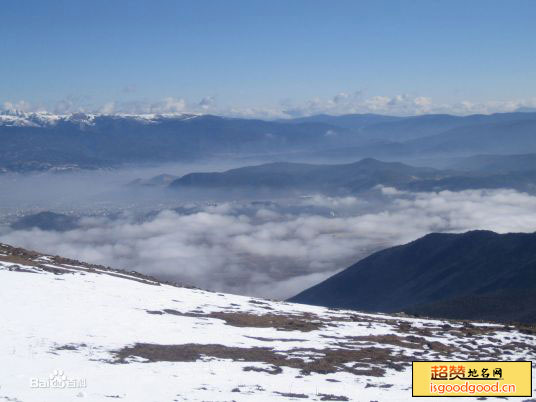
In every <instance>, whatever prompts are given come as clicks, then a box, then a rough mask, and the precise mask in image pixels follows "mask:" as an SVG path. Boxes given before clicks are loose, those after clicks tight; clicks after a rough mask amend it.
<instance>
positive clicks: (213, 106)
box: [0, 91, 536, 119]
mask: <svg viewBox="0 0 536 402" xmlns="http://www.w3.org/2000/svg"><path fill="white" fill-rule="evenodd" d="M533 108H536V98H532V99H517V100H503V101H488V102H471V101H469V100H460V101H459V102H455V103H441V102H437V101H434V100H433V99H431V98H430V97H427V96H422V95H408V94H397V95H374V96H372V95H371V96H365V95H364V94H363V92H361V91H355V92H340V93H338V94H336V95H334V96H333V97H330V98H319V97H317V98H313V99H309V100H306V101H303V102H297V103H293V102H290V101H282V102H280V103H279V104H277V105H271V106H257V107H237V106H233V105H230V104H226V103H225V102H221V103H220V102H218V101H217V99H216V98H215V97H214V96H206V97H204V98H202V99H200V100H197V101H191V100H187V99H184V98H182V97H176V96H168V97H165V98H163V99H161V100H156V101H148V100H128V101H110V102H105V103H104V104H101V105H95V104H92V103H91V102H90V100H89V99H88V98H87V97H73V96H70V97H67V98H66V99H63V100H60V101H57V102H53V103H51V104H35V103H32V102H29V101H26V100H18V101H12V100H10V101H5V102H3V108H1V109H0V110H3V111H4V112H10V113H13V112H17V111H20V112H51V113H56V114H69V113H77V112H87V113H103V114H111V113H126V114H149V113H156V114H163V113H177V114H182V113H210V114H217V115H223V116H232V117H248V118H265V119H275V118H288V117H301V116H309V115H314V114H321V113H326V114H333V115H339V114H351V113H378V114H387V115H400V116H408V115H420V114H430V113H449V114H457V115H466V114H475V113H483V114H489V113H497V112H512V111H516V110H521V109H527V110H532V109H533Z"/></svg>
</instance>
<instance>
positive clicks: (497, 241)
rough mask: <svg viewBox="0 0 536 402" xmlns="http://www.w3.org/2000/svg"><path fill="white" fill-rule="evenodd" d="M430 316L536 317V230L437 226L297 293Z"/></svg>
mask: <svg viewBox="0 0 536 402" xmlns="http://www.w3.org/2000/svg"><path fill="white" fill-rule="evenodd" d="M290 300H291V301H293V302H297V303H304V304H313V305H319V306H326V307H333V308H351V309H357V310H365V311H373V312H401V311H403V312H407V313H410V314H417V315H424V316H430V317H442V318H457V319H479V320H494V321H503V322H509V321H516V322H528V323H535V322H536V233H508V234H497V233H494V232H490V231H471V232H467V233H462V234H446V233H432V234H429V235H427V236H424V237H422V238H420V239H418V240H415V241H413V242H411V243H408V244H405V245H401V246H396V247H392V248H388V249H386V250H383V251H379V252H377V253H374V254H372V255H370V256H369V257H367V258H364V259H363V260H361V261H359V262H357V263H356V264H354V265H352V266H351V267H349V268H347V269H345V270H344V271H342V272H340V273H338V274H336V275H334V276H332V277H331V278H328V279H327V280H325V281H324V282H322V283H320V284H318V285H316V286H313V287H311V288H309V289H307V290H305V291H303V292H301V293H300V294H298V295H296V296H294V297H292V298H291V299H290Z"/></svg>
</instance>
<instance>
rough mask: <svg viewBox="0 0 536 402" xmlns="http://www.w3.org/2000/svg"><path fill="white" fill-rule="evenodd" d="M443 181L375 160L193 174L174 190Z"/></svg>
mask: <svg viewBox="0 0 536 402" xmlns="http://www.w3.org/2000/svg"><path fill="white" fill-rule="evenodd" d="M441 177H443V176H442V175H441V173H440V172H439V171H436V170H435V169H430V168H419V167H413V166H408V165H405V164H403V163H398V162H381V161H378V160H375V159H372V158H367V159H363V160H361V161H359V162H355V163H349V164H341V165H312V164H305V163H268V164H264V165H258V166H248V167H243V168H238V169H231V170H228V171H226V172H222V173H190V174H187V175H185V176H183V177H181V178H180V179H177V180H175V181H173V182H172V183H171V185H170V186H171V187H172V188H176V189H179V188H210V189H222V188H227V189H229V188H244V189H248V188H249V189H260V188H271V189H280V190H285V189H286V190H291V191H298V190H304V191H317V192H326V193H338V192H357V191H361V190H367V189H370V188H372V187H374V186H376V185H378V184H383V185H393V186H395V185H396V186H403V185H407V184H408V183H411V182H413V181H415V180H425V179H428V180H433V179H439V178H441Z"/></svg>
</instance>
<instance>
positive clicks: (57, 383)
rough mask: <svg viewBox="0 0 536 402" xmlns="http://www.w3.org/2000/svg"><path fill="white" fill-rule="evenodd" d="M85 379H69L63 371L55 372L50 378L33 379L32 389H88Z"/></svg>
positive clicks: (31, 382) (31, 381)
mask: <svg viewBox="0 0 536 402" xmlns="http://www.w3.org/2000/svg"><path fill="white" fill-rule="evenodd" d="M86 385H87V382H86V379H85V378H74V377H67V375H66V374H65V373H64V372H63V370H54V371H53V372H52V373H51V374H50V375H49V376H48V378H31V379H30V387H31V388H45V389H46V388H54V389H72V388H86Z"/></svg>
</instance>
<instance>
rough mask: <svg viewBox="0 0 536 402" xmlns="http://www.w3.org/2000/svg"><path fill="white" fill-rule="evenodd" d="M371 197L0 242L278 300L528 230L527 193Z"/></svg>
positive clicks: (92, 225) (24, 235) (533, 199)
mask: <svg viewBox="0 0 536 402" xmlns="http://www.w3.org/2000/svg"><path fill="white" fill-rule="evenodd" d="M378 193H380V195H381V197H382V198H383V202H382V203H381V204H380V205H373V204H374V202H373V201H371V200H365V199H361V198H358V197H342V198H334V197H326V196H320V195H318V196H313V197H308V198H304V199H301V200H299V204H300V207H301V209H297V210H294V211H291V212H289V210H285V209H281V208H277V207H274V206H271V204H270V203H267V204H261V205H259V206H258V207H257V208H256V209H255V210H254V211H253V212H251V211H249V213H244V210H243V208H242V207H240V206H237V204H236V203H232V202H223V203H219V204H217V205H208V206H205V207H204V208H202V210H198V211H196V212H194V213H189V214H181V213H178V212H175V211H173V210H163V211H161V212H159V213H158V214H156V215H154V216H152V217H151V218H150V219H145V220H140V219H138V218H135V217H133V216H129V215H124V216H122V217H120V218H113V219H112V218H102V217H101V218H84V219H82V221H81V225H80V227H79V228H77V229H75V230H70V231H66V232H54V231H43V230H39V229H32V230H18V231H13V230H4V231H3V233H2V234H1V235H0V241H2V242H4V243H8V244H12V245H17V246H22V247H26V248H30V249H34V250H39V251H42V252H46V253H52V254H57V255H62V256H67V257H72V258H76V259H78V260H83V261H88V262H92V263H97V264H103V265H108V266H113V267H116V268H124V269H129V270H136V271H139V272H143V273H147V274H151V275H156V276H159V277H161V278H165V279H171V280H174V281H178V282H181V283H185V284H192V285H196V286H199V287H202V288H206V289H211V290H217V291H226V292H232V293H238V294H248V295H255V296H263V297H270V298H276V299H284V298H287V297H290V296H293V295H294V294H296V293H298V292H300V291H301V290H304V289H306V288H307V287H309V286H311V285H314V284H316V283H318V282H320V281H322V280H324V279H326V278H327V277H329V276H331V275H333V274H335V273H336V272H338V271H340V270H342V269H344V268H346V267H348V266H349V265H351V264H352V263H354V262H356V261H357V260H359V259H361V258H363V257H365V256H367V255H368V254H370V253H372V252H374V251H376V250H379V249H382V248H385V247H389V246H393V245H397V244H403V243H407V242H410V241H412V240H415V239H417V238H419V237H421V236H423V235H425V234H427V233H430V232H464V231H468V230H476V229H486V230H493V231H496V232H500V233H505V232H533V231H536V214H535V211H536V196H533V195H529V194H525V193H520V192H517V191H514V190H470V191H461V192H451V191H442V192H438V193H434V192H432V193H408V192H402V191H398V190H396V189H394V188H388V187H382V188H379V189H378ZM307 208H309V209H307ZM311 208H313V209H311ZM314 208H317V209H319V208H320V209H321V210H325V211H329V213H327V214H326V213H316V212H315V211H316V210H315V209H314ZM367 211H369V212H367Z"/></svg>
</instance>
